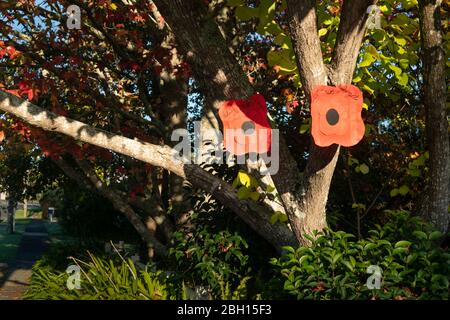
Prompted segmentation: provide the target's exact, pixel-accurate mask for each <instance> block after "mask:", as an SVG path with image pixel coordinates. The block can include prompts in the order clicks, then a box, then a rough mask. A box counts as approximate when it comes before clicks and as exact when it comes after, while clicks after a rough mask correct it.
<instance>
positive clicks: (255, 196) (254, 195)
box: [250, 191, 261, 201]
mask: <svg viewBox="0 0 450 320" xmlns="http://www.w3.org/2000/svg"><path fill="white" fill-rule="evenodd" d="M260 196H261V195H260V194H259V192H256V191H253V192H251V193H250V199H252V200H253V201H258V199H259V197H260Z"/></svg>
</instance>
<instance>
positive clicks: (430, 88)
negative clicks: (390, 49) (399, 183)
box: [419, 0, 450, 232]
mask: <svg viewBox="0 0 450 320" xmlns="http://www.w3.org/2000/svg"><path fill="white" fill-rule="evenodd" d="M441 3H442V1H439V0H419V10H420V12H419V20H420V34H421V42H422V53H423V55H422V61H423V81H424V87H423V99H424V105H425V114H426V131H427V145H428V151H429V154H430V157H429V176H428V182H427V186H426V192H425V194H426V197H424V198H423V202H422V203H421V206H420V215H421V216H422V217H424V218H425V219H427V220H428V221H430V222H431V223H432V224H433V226H434V227H435V228H436V229H437V230H440V231H442V232H447V230H448V227H449V220H450V214H449V212H448V209H449V199H450V196H449V191H450V190H449V181H450V147H449V131H448V130H449V126H448V118H447V112H446V99H447V88H446V81H445V63H446V61H445V50H444V47H443V43H442V33H441V17H440V9H441Z"/></svg>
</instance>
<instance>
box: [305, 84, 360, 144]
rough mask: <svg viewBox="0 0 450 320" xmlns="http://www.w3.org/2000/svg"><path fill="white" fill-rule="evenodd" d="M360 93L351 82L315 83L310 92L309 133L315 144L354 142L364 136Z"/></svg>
mask: <svg viewBox="0 0 450 320" xmlns="http://www.w3.org/2000/svg"><path fill="white" fill-rule="evenodd" d="M362 106H363V96H362V92H361V90H359V89H358V88H357V87H355V86H353V85H342V86H338V87H329V86H317V87H315V88H314V89H313V90H312V92H311V118H312V124H311V133H312V136H313V138H314V142H315V144H316V145H318V146H319V147H328V146H330V145H332V144H334V143H336V144H340V145H342V146H345V147H351V146H354V145H356V144H357V143H358V142H359V141H361V139H362V138H363V136H364V131H365V127H364V122H363V120H362V117H361V111H362Z"/></svg>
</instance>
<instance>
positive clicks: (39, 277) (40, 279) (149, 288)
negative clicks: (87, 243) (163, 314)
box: [23, 253, 168, 300]
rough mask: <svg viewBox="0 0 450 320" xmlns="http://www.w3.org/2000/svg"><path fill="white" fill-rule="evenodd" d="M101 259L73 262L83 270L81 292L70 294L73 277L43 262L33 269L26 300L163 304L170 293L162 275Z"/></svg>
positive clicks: (123, 260) (126, 263) (122, 262)
mask: <svg viewBox="0 0 450 320" xmlns="http://www.w3.org/2000/svg"><path fill="white" fill-rule="evenodd" d="M119 257H120V259H119V261H120V262H119V261H117V260H113V259H105V258H99V257H96V256H94V255H92V254H90V253H89V260H88V261H82V260H79V259H77V258H71V262H72V264H73V265H75V266H78V267H79V268H80V271H81V273H80V276H81V277H80V280H81V282H80V285H81V286H80V287H81V288H80V289H73V290H69V289H68V286H67V280H68V278H69V276H70V274H68V273H66V272H65V271H57V270H56V269H53V268H52V267H51V266H49V265H47V264H45V261H42V260H41V261H40V262H38V263H37V264H35V265H34V266H33V274H32V278H31V284H30V287H29V289H28V291H27V292H26V293H25V295H24V296H23V298H24V299H30V300H162V299H168V293H167V290H166V288H165V286H164V284H163V283H162V282H161V280H160V278H161V274H160V273H157V272H149V271H148V270H147V269H144V270H138V269H137V268H136V266H135V264H134V263H133V261H131V259H128V260H125V259H124V258H122V257H121V256H119Z"/></svg>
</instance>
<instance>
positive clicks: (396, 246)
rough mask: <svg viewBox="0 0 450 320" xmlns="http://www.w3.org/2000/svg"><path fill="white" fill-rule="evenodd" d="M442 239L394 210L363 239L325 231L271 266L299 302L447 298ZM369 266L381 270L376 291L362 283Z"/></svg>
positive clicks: (447, 263) (449, 273)
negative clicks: (383, 222) (380, 278)
mask: <svg viewBox="0 0 450 320" xmlns="http://www.w3.org/2000/svg"><path fill="white" fill-rule="evenodd" d="M409 230H412V231H409ZM442 236H443V235H442V233H440V232H438V231H432V230H431V228H430V227H429V226H428V225H427V224H425V223H423V222H422V221H421V220H420V219H418V218H411V217H409V215H408V214H406V213H404V212H400V213H394V212H392V215H391V221H390V222H388V223H386V224H385V225H384V226H383V227H381V226H377V227H376V229H375V230H371V231H369V237H368V238H367V239H363V240H358V241H357V240H355V239H354V236H353V235H351V234H348V233H345V232H342V231H338V232H333V231H331V230H325V231H324V232H322V233H320V234H315V237H314V238H313V237H311V238H310V240H311V242H312V246H311V247H301V248H298V249H294V248H292V247H286V248H285V250H286V252H285V253H284V254H283V255H282V256H281V257H280V258H278V259H275V258H274V259H272V260H271V263H272V264H273V265H274V266H275V269H276V270H277V272H278V274H279V276H281V277H282V278H283V279H284V286H283V289H284V290H285V291H286V292H287V293H289V294H290V295H291V297H294V298H297V299H448V297H449V277H450V254H449V253H448V252H446V251H445V250H443V249H441V248H440V247H439V245H438V243H439V240H440V239H441V238H442ZM371 265H373V266H378V267H379V268H381V271H382V281H381V287H380V289H373V290H371V289H369V288H368V287H367V285H366V282H367V280H368V278H369V277H370V276H371V274H370V273H367V271H368V270H367V269H368V267H369V266H371ZM272 290H273V289H272Z"/></svg>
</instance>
